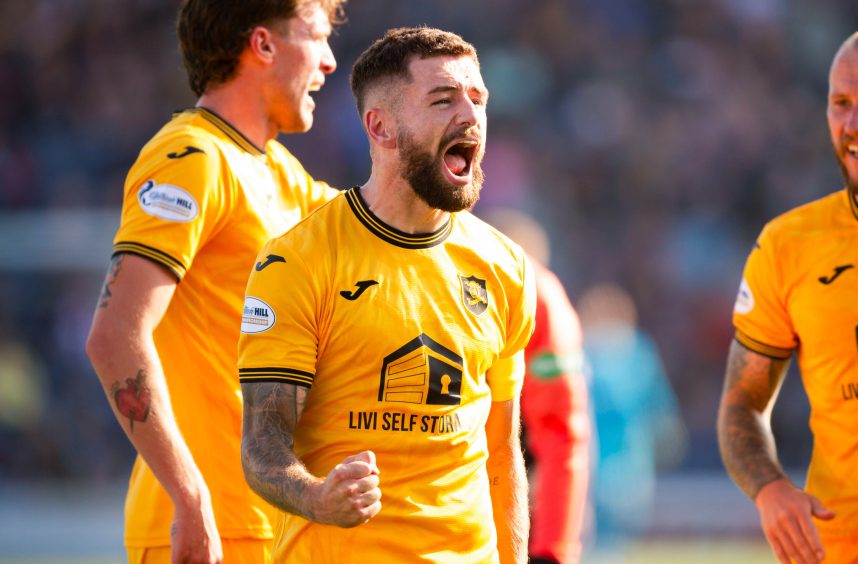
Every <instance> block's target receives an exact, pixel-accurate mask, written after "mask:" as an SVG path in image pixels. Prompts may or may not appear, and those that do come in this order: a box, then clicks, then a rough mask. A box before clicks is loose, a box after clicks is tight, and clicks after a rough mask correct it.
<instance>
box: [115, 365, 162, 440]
mask: <svg viewBox="0 0 858 564" xmlns="http://www.w3.org/2000/svg"><path fill="white" fill-rule="evenodd" d="M110 396H111V397H112V398H113V403H114V404H115V405H116V410H117V411H118V412H119V413H121V414H122V415H124V416H125V417H127V418H128V420H129V424H130V432H131V433H133V432H134V422H135V421H139V422H140V423H145V422H146V418H147V417H149V414H150V413H152V392H151V391H150V390H149V385H148V383H147V382H146V372H145V371H144V370H143V369H140V370H138V371H137V376H136V377H134V378H126V379H125V386H124V387H123V386H121V385H120V384H119V382H114V383H113V386H112V387H111V388H110Z"/></svg>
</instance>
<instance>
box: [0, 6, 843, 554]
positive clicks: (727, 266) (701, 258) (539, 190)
mask: <svg viewBox="0 0 858 564" xmlns="http://www.w3.org/2000/svg"><path fill="white" fill-rule="evenodd" d="M176 7H177V2H175V1H170V2H167V1H164V0H123V1H121V2H117V1H113V0H5V1H4V2H2V3H0V561H8V562H12V561H15V562H17V561H27V562H33V561H45V562H47V561H51V560H50V555H51V554H54V555H65V556H63V557H62V558H61V559H60V560H61V561H69V559H71V558H72V557H75V556H76V557H79V558H80V561H81V562H84V561H86V562H93V561H96V557H101V558H103V559H104V561H105V562H109V561H117V559H119V558H121V554H122V552H121V550H120V549H119V546H120V542H121V541H120V536H121V533H120V527H121V493H122V490H123V487H124V485H123V481H124V480H125V478H126V477H127V473H128V471H129V468H130V462H131V459H132V449H131V447H130V446H129V445H128V443H127V441H126V440H125V438H124V437H123V436H122V434H121V431H120V429H119V427H118V425H116V424H115V422H114V420H113V417H112V415H111V413H110V411H109V408H108V405H107V403H106V401H105V399H104V396H103V394H102V392H101V390H100V387H99V385H98V382H97V379H96V378H95V376H94V374H93V372H92V369H91V367H90V365H89V362H88V361H87V359H86V356H85V354H84V352H83V342H84V339H85V336H86V334H87V331H88V328H89V322H90V318H91V313H92V310H93V307H94V304H95V300H96V297H97V294H98V291H99V287H100V284H101V281H102V279H103V276H104V272H105V269H106V265H107V261H108V256H109V252H110V239H111V238H112V235H113V231H114V229H115V227H116V224H117V221H118V206H119V205H120V201H121V194H122V184H123V180H124V175H125V173H126V171H127V169H128V167H129V166H130V164H131V163H132V162H133V160H134V158H135V156H136V154H137V151H139V149H140V147H141V146H142V145H143V143H144V142H145V141H146V140H147V139H148V138H149V137H150V136H151V135H152V134H154V132H155V131H156V130H157V129H158V128H159V127H160V125H161V124H162V123H163V122H165V121H166V120H167V119H168V117H169V114H170V111H172V110H174V109H178V108H182V107H186V106H190V105H193V103H194V98H193V97H192V95H191V92H190V90H189V88H188V87H187V85H186V81H185V75H184V72H183V70H182V69H181V63H180V60H179V56H178V52H177V47H176V40H175V33H174V30H173V22H174V18H175V11H176ZM347 15H348V22H347V23H346V24H344V25H343V26H341V27H340V28H339V31H338V32H337V34H336V35H335V36H334V37H333V39H332V46H333V50H334V53H335V55H336V57H337V60H338V63H339V70H338V71H337V72H336V73H335V74H334V75H332V76H331V77H329V79H328V82H327V84H326V85H325V87H324V88H323V90H322V91H321V92H320V93H319V94H318V95H317V96H316V99H317V104H318V107H317V110H316V124H315V126H314V128H313V130H312V131H311V132H310V133H309V134H307V135H303V136H297V137H288V138H285V139H284V142H285V144H286V145H287V146H288V147H289V148H290V149H292V150H293V151H294V152H295V153H296V154H297V155H298V156H299V157H300V158H301V160H302V162H303V163H304V164H305V166H306V167H307V169H308V170H309V171H310V172H311V173H312V174H313V175H314V176H315V177H317V178H320V179H324V180H327V181H328V182H330V183H331V184H333V185H335V186H338V187H341V188H343V187H349V186H351V185H354V184H360V183H362V182H363V181H364V180H365V179H366V178H367V176H368V163H369V158H368V150H367V144H366V142H365V140H364V136H363V132H362V131H361V129H360V124H359V121H358V119H357V115H356V112H355V110H354V107H353V102H352V99H351V95H350V93H349V90H348V82H347V77H348V70H349V68H350V66H351V63H352V62H353V61H354V59H355V58H356V56H357V54H358V53H359V52H360V51H361V50H362V49H363V48H364V47H365V46H366V45H368V43H369V42H370V41H371V40H372V39H374V38H376V37H378V36H379V35H381V34H382V33H383V31H384V30H385V29H387V28H389V27H393V26H400V25H415V24H421V23H426V24H429V25H433V26H438V27H442V28H445V29H449V30H452V31H456V32H458V33H460V34H462V35H463V36H464V37H465V38H466V39H468V40H469V41H471V42H473V43H474V44H475V45H476V46H477V49H478V51H479V53H480V58H481V62H482V68H483V74H484V77H485V80H486V83H487V85H488V86H489V89H490V90H491V101H490V103H489V106H488V110H489V118H490V119H489V145H488V153H487V156H486V161H485V165H484V168H485V170H486V176H487V182H486V187H485V189H484V191H483V201H482V202H481V204H480V206H482V207H483V208H489V207H493V206H512V207H516V208H519V209H522V210H524V211H527V212H529V213H530V214H532V215H534V216H535V217H537V218H538V219H539V220H540V221H541V222H542V224H543V225H544V227H545V228H546V229H547V230H548V233H549V235H550V238H551V241H552V244H553V247H554V255H553V261H552V265H551V266H552V267H553V269H554V270H556V271H557V273H558V274H559V276H560V277H561V279H562V280H563V281H564V282H565V283H566V286H567V288H568V290H569V292H570V295H571V296H572V298H573V302H574V300H575V299H576V297H577V296H580V295H581V294H582V292H583V291H585V290H586V289H587V288H588V287H590V286H592V285H594V284H597V283H600V282H605V281H612V282H616V283H618V284H620V285H622V286H623V287H625V288H626V289H627V290H628V291H629V292H630V293H631V295H632V296H633V297H634V299H635V301H636V303H637V305H638V308H639V313H640V324H641V326H642V327H643V328H644V329H645V330H646V331H647V332H648V333H649V334H650V335H651V336H652V337H653V338H654V340H655V342H656V343H657V345H658V347H659V350H660V351H661V353H662V356H663V360H664V363H665V366H666V369H667V374H668V377H669V379H670V381H671V384H672V385H673V387H674V390H675V392H676V394H677V397H678V400H679V406H680V409H681V413H682V416H683V419H684V422H685V426H686V428H687V431H688V437H689V441H688V448H687V450H686V452H685V455H684V457H683V458H682V460H681V462H680V463H679V465H678V466H676V467H674V468H673V469H671V471H670V472H669V473H665V474H663V475H661V476H660V479H659V482H658V485H657V499H656V507H655V509H656V510H655V512H654V513H653V517H652V519H651V523H650V525H649V527H648V529H647V534H646V535H645V537H644V541H645V542H646V547H647V548H642V549H638V550H637V551H636V554H637V556H636V558H638V560H634V561H641V559H644V560H646V559H647V558H649V559H650V560H647V561H659V562H664V561H677V562H678V561H683V562H694V561H700V562H704V561H720V559H721V556H719V555H723V558H724V559H730V560H733V561H734V562H742V561H749V562H754V561H760V560H759V558H762V559H763V561H766V558H769V557H768V556H766V554H767V553H766V552H765V550H764V549H763V550H760V546H761V545H760V542H761V537H760V535H759V533H758V531H757V525H756V516H755V514H754V512H753V507H752V506H751V504H750V503H748V502H747V501H746V500H744V499H743V498H742V497H741V496H740V495H739V494H738V492H737V491H736V490H735V488H734V487H733V486H732V485H731V484H730V483H729V482H728V481H727V478H726V477H725V476H724V474H723V470H722V468H721V463H720V460H719V456H718V451H717V445H716V438H715V434H714V429H713V426H714V420H715V412H716V407H717V401H718V397H719V394H720V387H721V381H722V375H723V367H724V359H725V354H726V350H727V347H728V344H729V342H730V339H731V335H732V329H731V324H730V311H731V308H732V302H733V297H734V294H735V290H736V288H737V284H738V280H739V278H740V274H741V269H742V266H743V263H744V260H745V257H746V254H747V251H748V250H749V248H750V247H751V245H752V244H753V241H754V238H755V236H756V234H757V233H758V231H759V229H760V228H761V227H762V225H763V224H764V222H765V221H766V220H768V219H770V218H772V217H774V216H775V215H777V214H779V213H781V212H783V211H786V210H787V209H789V208H790V207H793V206H795V205H797V204H799V203H802V202H805V201H808V200H810V199H813V198H816V197H819V196H822V195H824V194H826V193H828V192H831V191H833V190H836V189H839V188H840V186H841V184H842V183H841V178H840V175H839V172H838V169H837V166H836V164H835V160H834V158H833V155H832V151H831V147H830V141H829V138H828V132H827V129H826V124H825V101H826V90H827V72H828V66H829V63H830V60H831V58H832V56H833V54H834V52H835V50H836V48H837V46H838V45H839V43H840V41H842V39H843V38H845V37H846V36H847V35H848V34H849V33H851V32H852V31H854V30H855V29H858V4H856V3H854V2H848V1H846V0H839V1H833V0H832V1H827V2H819V1H818V0H753V1H748V0H653V1H643V0H532V1H527V2H526V1H521V0H434V1H429V0H408V1H403V0H352V1H351V3H350V4H349V5H348V6H347ZM631 377H633V376H631ZM774 426H775V430H776V434H777V436H778V438H779V446H780V451H781V456H782V458H783V460H784V461H785V463H786V465H787V466H789V467H790V468H794V469H796V471H797V473H798V479H801V476H800V469H801V468H802V467H803V466H804V464H805V463H806V460H807V457H808V454H809V440H810V437H809V434H808V431H807V402H806V399H805V398H804V395H803V392H802V391H801V387H800V382H799V380H798V378H797V375H796V374H795V373H794V372H793V373H791V375H790V377H789V379H788V382H787V385H786V387H785V389H784V391H783V392H782V397H781V400H780V403H779V405H778V408H777V410H776V411H775V414H774ZM731 539H732V540H731ZM728 541H729V542H728ZM729 546H733V547H735V552H723V553H722V552H719V551H720V550H733V549H730V548H725V547H729ZM755 551H756V552H755ZM46 555H47V556H46ZM755 555H756V556H755ZM38 557H44V558H45V560H32V558H38ZM593 558H594V560H593V561H599V559H600V558H601V559H602V560H603V561H610V560H611V557H606V556H605V555H601V556H600V555H598V554H597V555H594V556H593ZM617 558H619V557H617ZM707 558H708V559H713V558H714V560H707ZM671 559H673V560H671ZM743 559H744V560H743ZM60 560H57V561H60ZM630 561H631V560H630Z"/></svg>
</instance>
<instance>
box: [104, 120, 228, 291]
mask: <svg viewBox="0 0 858 564" xmlns="http://www.w3.org/2000/svg"><path fill="white" fill-rule="evenodd" d="M220 161H221V156H220V153H219V151H218V150H217V147H216V146H215V145H214V144H213V143H210V142H206V140H204V139H200V138H198V137H195V136H193V135H190V134H188V135H182V136H171V137H165V138H156V139H154V140H153V141H151V142H150V143H149V144H148V145H147V146H146V147H144V148H143V151H142V152H141V154H140V157H139V158H138V159H137V162H136V163H134V166H133V167H132V168H131V171H130V172H129V173H128V178H127V180H126V182H125V194H124V198H123V202H122V218H121V220H120V226H119V231H118V232H117V233H116V237H115V238H114V240H113V245H114V247H113V251H114V254H115V253H131V254H136V255H140V256H143V257H145V258H147V259H149V260H152V261H154V262H156V263H158V264H160V265H162V266H163V267H165V268H166V269H167V270H169V271H170V272H172V273H173V274H174V275H175V276H176V278H177V279H178V280H181V279H182V277H184V275H185V273H186V272H187V270H188V268H190V266H191V263H192V262H193V261H194V256H195V255H196V253H197V251H198V250H199V249H200V248H201V247H202V246H203V245H204V244H205V242H206V241H207V240H208V238H209V237H210V236H211V235H212V233H213V232H215V231H216V229H217V225H218V222H219V220H220V218H222V217H226V216H227V215H228V213H229V210H226V209H224V206H225V203H226V202H227V201H229V199H228V198H226V196H225V189H224V179H223V178H222V177H221V175H220V168H221V167H220Z"/></svg>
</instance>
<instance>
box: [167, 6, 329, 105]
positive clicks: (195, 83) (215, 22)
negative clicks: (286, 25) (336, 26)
mask: <svg viewBox="0 0 858 564" xmlns="http://www.w3.org/2000/svg"><path fill="white" fill-rule="evenodd" d="M314 3H318V4H319V5H320V6H321V7H322V9H323V10H325V11H326V12H327V13H328V17H329V18H330V19H331V23H337V22H339V21H340V19H341V16H342V9H343V8H342V7H343V4H344V3H345V0H185V1H184V2H183V3H182V7H181V8H180V9H179V18H178V21H177V23H176V33H177V35H178V37H179V46H180V47H181V50H182V59H183V61H184V64H185V70H186V71H187V72H188V81H189V82H190V85H191V89H192V90H193V91H194V93H196V95H197V96H202V94H203V93H204V92H205V91H206V89H207V88H208V87H209V86H213V85H217V84H223V83H224V82H226V81H228V80H229V79H230V78H232V76H233V75H234V74H235V69H236V67H237V66H238V58H239V56H240V55H241V53H242V51H244V48H245V47H246V46H247V40H248V39H249V38H250V32H251V31H253V28H255V27H256V26H259V25H271V24H273V23H275V22H277V21H278V20H287V19H289V18H292V17H294V16H295V15H296V13H297V11H298V9H299V8H300V7H301V6H302V5H304V4H314Z"/></svg>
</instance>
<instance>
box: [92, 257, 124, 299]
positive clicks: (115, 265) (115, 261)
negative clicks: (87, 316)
mask: <svg viewBox="0 0 858 564" xmlns="http://www.w3.org/2000/svg"><path fill="white" fill-rule="evenodd" d="M124 258H125V255H123V254H119V255H115V256H114V257H113V258H112V259H110V267H109V268H108V270H107V277H106V278H105V279H104V286H102V287H101V296H99V299H98V307H107V306H108V305H109V303H110V298H111V297H113V294H112V293H111V292H110V286H111V284H113V283H114V282H116V278H117V277H119V272H120V271H121V270H122V261H123V259H124Z"/></svg>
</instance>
